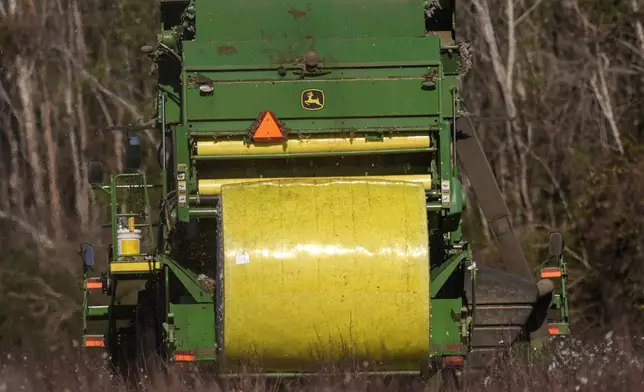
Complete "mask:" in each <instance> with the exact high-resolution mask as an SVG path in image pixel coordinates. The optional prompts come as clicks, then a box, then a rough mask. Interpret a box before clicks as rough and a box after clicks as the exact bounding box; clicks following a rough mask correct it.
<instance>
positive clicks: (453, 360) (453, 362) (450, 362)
mask: <svg viewBox="0 0 644 392" xmlns="http://www.w3.org/2000/svg"><path fill="white" fill-rule="evenodd" d="M463 362H464V359H463V357H460V356H449V357H445V358H444V362H443V363H444V365H445V367H460V366H463Z"/></svg>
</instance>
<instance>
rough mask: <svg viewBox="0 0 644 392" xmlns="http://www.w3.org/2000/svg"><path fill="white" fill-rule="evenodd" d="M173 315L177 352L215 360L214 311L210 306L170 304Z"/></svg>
mask: <svg viewBox="0 0 644 392" xmlns="http://www.w3.org/2000/svg"><path fill="white" fill-rule="evenodd" d="M170 312H171V313H173V314H174V327H175V330H174V332H175V347H176V350H177V351H190V352H194V354H195V355H196V356H197V359H201V360H214V359H216V357H217V355H216V341H215V309H214V307H213V305H212V304H190V305H183V304H181V305H179V304H170Z"/></svg>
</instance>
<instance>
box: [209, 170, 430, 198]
mask: <svg viewBox="0 0 644 392" xmlns="http://www.w3.org/2000/svg"><path fill="white" fill-rule="evenodd" d="M295 179H297V180H304V181H307V180H308V181H310V180H331V179H337V180H383V181H409V182H420V183H422V184H423V186H424V187H425V189H426V190H427V189H430V188H431V186H432V177H431V175H429V174H419V175H418V174H417V175H397V176H352V177H297V178H226V179H218V180H199V195H200V196H214V195H219V194H220V193H221V187H222V186H223V185H228V184H239V183H251V182H270V181H279V180H295Z"/></svg>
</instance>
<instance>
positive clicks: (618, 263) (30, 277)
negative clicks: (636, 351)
mask: <svg viewBox="0 0 644 392" xmlns="http://www.w3.org/2000/svg"><path fill="white" fill-rule="evenodd" d="M458 7H459V8H458V11H457V17H458V21H457V23H458V25H459V26H460V27H459V29H460V31H459V38H462V39H463V40H465V41H467V42H469V43H470V44H471V46H470V48H469V51H470V52H471V64H469V65H471V67H470V68H469V72H468V73H467V75H466V76H465V79H464V83H465V88H464V94H465V98H466V99H465V108H466V110H467V112H468V113H469V115H470V116H471V117H472V120H473V121H474V124H475V125H476V129H477V132H478V134H479V137H480V138H481V139H482V141H483V142H484V145H485V149H486V151H487V153H488V159H489V160H490V163H491V164H492V165H493V168H494V171H495V174H496V176H497V180H498V182H499V185H500V187H501V189H502V191H503V194H504V196H505V199H506V202H507V203H508V206H509V208H510V210H511V212H512V219H513V223H514V225H515V229H516V230H517V233H518V234H519V235H520V237H521V240H522V242H523V243H524V247H525V250H526V252H527V254H528V255H529V256H530V258H531V262H532V263H533V265H534V266H535V268H536V267H537V264H538V263H539V262H542V261H543V260H539V259H538V257H537V255H538V252H539V251H540V250H541V249H542V248H543V247H545V246H547V234H548V232H549V231H551V230H560V231H562V232H563V233H564V234H565V236H566V240H567V248H566V257H567V258H568V260H569V263H570V270H571V271H570V273H571V300H572V312H573V315H572V316H573V320H574V323H575V325H574V326H573V327H574V328H575V332H576V333H603V332H605V331H607V330H621V331H622V332H626V333H641V332H642V331H641V329H642V325H644V324H643V323H642V321H644V317H643V316H644V308H643V307H642V304H644V286H643V285H644V255H642V246H643V244H644V242H643V240H644V233H642V230H641V229H642V225H643V222H644V220H642V219H640V214H641V213H642V212H644V202H643V200H644V181H642V180H643V179H644V178H643V175H644V160H643V159H642V158H643V157H644V152H643V149H642V146H643V144H642V143H643V141H644V140H643V138H644V114H643V113H644V25H643V23H644V22H643V21H644V0H622V1H607V0H601V1H598V0H561V1H556V2H550V1H542V0H463V1H458ZM156 8H157V6H156V0H110V1H106V0H86V1H79V0H0V249H1V250H2V251H1V252H0V346H15V345H17V344H21V343H25V342H44V343H45V344H46V345H48V347H50V348H51V349H55V348H56V347H57V345H59V344H61V342H62V341H63V340H64V339H62V340H61V336H69V339H72V338H73V337H74V336H75V334H76V333H77V332H78V329H79V327H80V317H79V314H78V310H79V304H80V302H79V299H80V291H79V283H80V280H79V278H80V273H81V264H80V258H79V256H78V254H77V253H76V252H77V249H78V244H79V242H83V241H85V242H91V243H92V244H94V245H95V248H96V249H97V250H99V247H101V246H104V245H105V241H106V240H107V238H106V237H105V235H106V233H107V232H106V231H105V230H103V229H101V227H100V226H101V224H103V223H105V220H106V217H105V216H104V215H102V213H103V209H102V208H101V207H100V205H99V204H98V201H99V200H97V197H96V196H95V195H94V194H93V193H92V192H91V191H90V189H89V187H88V185H87V183H86V181H85V178H86V162H87V161H88V160H91V159H101V160H103V161H104V162H110V166H111V169H112V170H117V169H118V168H119V166H120V165H121V162H122V161H123V157H122V151H123V149H122V142H123V135H122V134H121V133H118V132H110V131H106V128H107V127H109V126H112V125H123V124H127V123H130V122H135V121H147V120H148V119H150V118H151V117H152V116H153V115H154V101H153V95H154V87H155V81H154V77H152V76H151V75H150V74H149V72H150V69H151V63H150V61H149V60H148V59H147V57H146V56H145V54H144V53H142V52H141V51H140V50H139V48H140V47H141V46H142V45H144V44H150V43H152V42H154V39H155V33H156V28H157V14H156V12H157V9H156ZM143 141H144V143H146V144H147V145H148V146H155V147H156V141H155V140H154V135H153V134H152V133H149V134H147V135H146V136H145V137H144V139H143ZM150 151H151V152H152V154H154V152H155V151H156V150H155V149H150ZM154 162H155V161H154V158H153V157H152V158H151V159H150V165H149V166H150V167H152V168H154V167H155V166H156V164H155V163H154ZM466 185H467V183H466ZM471 193H472V192H470V194H471ZM470 197H471V199H470V200H469V201H468V204H469V206H470V208H469V209H468V215H467V220H468V222H467V223H468V227H467V231H468V235H469V237H470V238H471V239H472V241H473V242H474V243H475V246H476V248H477V253H476V256H477V262H479V263H482V264H494V263H497V262H498V254H497V253H496V252H497V250H496V248H495V246H494V244H493V242H492V240H491V237H490V236H489V234H488V233H489V232H488V231H486V230H487V228H486V226H485V222H484V220H482V219H481V214H480V211H479V210H478V209H477V207H476V201H475V199H474V198H473V196H472V195H471V196H470ZM481 228H484V229H485V230H481ZM99 256H102V255H100V254H99ZM61 334H62V335H61Z"/></svg>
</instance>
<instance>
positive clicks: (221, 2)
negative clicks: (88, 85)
mask: <svg viewBox="0 0 644 392" xmlns="http://www.w3.org/2000/svg"><path fill="white" fill-rule="evenodd" d="M159 6H160V15H161V20H160V25H159V32H158V35H157V42H156V43H155V44H153V45H146V46H144V47H143V48H142V50H143V51H144V52H145V53H147V55H148V56H149V57H150V59H151V60H152V62H153V64H154V66H155V71H156V77H157V83H158V85H157V86H158V87H157V95H156V100H157V105H156V108H157V114H156V118H155V120H154V122H153V123H152V124H148V125H143V126H140V125H132V126H127V127H125V128H124V130H125V131H126V134H127V136H126V138H125V140H127V145H126V146H124V148H125V161H124V162H123V166H124V167H125V171H124V172H122V173H114V174H110V175H108V177H109V178H106V179H105V181H104V179H103V177H104V168H103V164H102V163H101V162H98V161H92V162H89V167H88V173H89V182H90V183H91V184H92V187H93V188H94V189H96V191H97V192H98V195H105V196H106V197H105V200H108V202H109V205H110V210H109V211H110V217H111V221H110V223H109V224H108V225H107V226H108V227H110V228H111V233H112V241H111V244H110V245H109V246H108V248H107V249H106V253H107V263H106V264H105V266H104V267H102V268H99V266H98V263H96V264H95V260H94V250H93V248H92V246H91V245H89V244H82V245H81V253H82V256H83V266H84V269H83V276H84V281H85V285H84V298H85V301H84V306H83V320H82V321H83V330H84V331H83V333H84V335H83V338H82V342H83V346H84V347H86V348H87V349H88V350H106V351H107V352H108V354H109V355H110V356H111V358H112V360H113V361H114V362H115V363H117V364H119V366H127V364H131V363H134V362H136V361H137V360H139V359H141V358H145V357H147V356H150V355H154V356H157V357H160V358H162V359H163V360H164V361H165V362H167V363H174V364H179V363H181V364H183V365H187V366H192V365H208V366H213V368H214V369H216V372H217V373H218V374H220V375H229V376H234V375H236V374H239V372H240V369H242V366H243V365H244V364H246V363H249V362H250V361H252V363H255V364H259V365H258V366H260V367H261V369H260V370H258V373H261V374H264V375H279V376H285V375H306V374H312V373H315V372H317V371H318V369H319V367H320V364H321V363H328V362H332V361H342V360H345V359H347V358H349V359H351V360H352V361H353V362H354V363H360V364H364V366H362V365H361V368H363V369H364V370H363V371H364V372H367V373H370V374H411V375H413V374H422V375H430V376H432V375H437V374H442V372H443V371H446V372H448V373H449V372H453V369H463V368H467V367H472V368H477V367H485V366H486V365H487V364H489V363H490V360H491V358H492V357H493V356H494V355H495V353H499V352H502V351H504V350H506V349H507V348H508V346H513V345H522V344H526V345H529V344H530V342H532V341H534V340H535V339H545V338H548V336H550V335H558V334H566V333H568V322H569V320H568V305H567V297H566V267H565V262H564V260H563V258H562V250H563V246H564V244H563V239H562V237H561V234H560V233H552V234H551V236H550V256H551V257H550V258H549V260H548V261H547V262H545V263H544V265H545V266H546V268H544V269H539V271H537V272H534V271H532V270H531V268H529V266H528V263H527V261H526V257H525V256H524V254H523V251H522V249H521V247H520V245H519V242H518V241H517V239H516V237H515V235H514V233H513V229H512V226H511V224H510V221H509V219H508V216H509V213H508V209H507V207H506V205H505V204H504V201H503V199H502V197H501V193H500V191H499V187H498V185H497V183H496V181H495V178H494V176H493V174H492V171H491V169H490V166H489V164H488V162H487V160H486V157H485V155H484V153H483V150H482V148H481V145H480V144H479V141H478V139H477V137H476V134H475V132H474V131H473V127H472V124H471V123H470V118H469V117H467V116H466V115H465V114H464V113H463V109H462V104H461V98H460V97H461V85H462V84H461V77H462V76H463V75H462V74H463V68H465V65H464V64H466V63H467V61H466V60H467V59H466V57H465V56H464V53H465V51H464V50H462V49H463V46H462V45H461V44H460V43H459V42H457V40H456V38H455V36H456V31H455V23H454V8H455V3H454V0H451V1H449V0H441V1H440V2H439V1H431V2H429V3H428V2H427V1H421V0H395V1H393V0H352V1H346V0H326V1H320V2H314V1H310V0H291V1H286V2H285V1H278V0H264V1H239V0H218V1H211V0H190V1H188V0H161V1H160V3H159ZM142 129H147V130H148V132H150V130H152V132H156V133H157V135H158V141H159V144H158V146H154V147H153V148H155V149H158V150H157V152H156V153H157V155H158V165H159V167H149V168H148V169H147V175H146V173H145V170H142V169H141V168H142V167H143V165H142V162H143V156H144V154H143V153H142V151H143V146H142V145H141V141H142V139H141V138H140V137H139V136H137V132H139V131H141V130H142ZM457 159H458V161H459V162H460V167H462V169H463V170H464V173H462V174H463V175H464V176H467V178H468V180H469V182H470V183H471V185H472V188H473V190H474V193H475V196H476V200H477V202H478V203H479V205H480V207H481V209H482V211H483V213H484V215H485V217H486V219H487V220H488V222H489V227H490V228H491V230H492V232H493V235H494V238H495V240H496V243H497V244H498V247H499V250H500V254H501V257H502V259H503V261H504V263H505V268H504V269H503V270H501V269H494V268H487V267H484V266H480V265H478V266H477V264H476V262H475V260H474V259H473V257H472V249H471V247H470V244H468V242H467V240H466V238H465V237H464V235H463V227H462V215H463V212H464V209H465V207H466V205H465V201H466V197H465V193H464V191H463V190H462V188H461V181H460V180H459V173H458V170H457ZM154 166H156V164H155V165H154ZM102 252H103V251H101V253H102ZM103 268H104V269H103ZM538 279H540V280H538ZM537 280H538V281H537Z"/></svg>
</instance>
